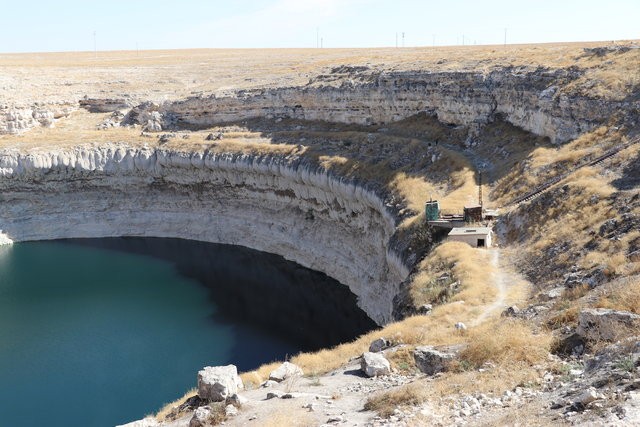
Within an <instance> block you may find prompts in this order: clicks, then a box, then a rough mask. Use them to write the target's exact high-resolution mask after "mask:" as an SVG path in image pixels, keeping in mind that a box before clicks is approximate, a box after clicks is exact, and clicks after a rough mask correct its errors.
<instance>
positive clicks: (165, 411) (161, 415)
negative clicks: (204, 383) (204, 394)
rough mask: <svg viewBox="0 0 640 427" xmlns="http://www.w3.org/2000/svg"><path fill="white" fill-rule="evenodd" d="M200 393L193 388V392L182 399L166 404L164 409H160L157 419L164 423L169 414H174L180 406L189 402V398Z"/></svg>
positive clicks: (190, 391) (189, 392)
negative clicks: (186, 401)
mask: <svg viewBox="0 0 640 427" xmlns="http://www.w3.org/2000/svg"><path fill="white" fill-rule="evenodd" d="M197 393H198V390H196V389H195V388H192V389H191V390H189V391H187V392H186V393H185V394H184V395H183V396H182V397H180V398H179V399H176V400H174V401H173V402H169V403H167V404H165V405H164V406H163V407H162V409H160V410H159V411H158V412H157V413H156V415H155V417H156V419H157V420H158V421H164V420H165V419H166V418H167V416H168V415H169V414H171V412H173V411H174V410H175V409H176V408H177V407H178V406H180V405H181V404H182V403H184V401H185V400H187V399H188V398H190V397H192V396H194V395H196V394H197Z"/></svg>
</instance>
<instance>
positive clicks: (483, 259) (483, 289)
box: [409, 242, 495, 307]
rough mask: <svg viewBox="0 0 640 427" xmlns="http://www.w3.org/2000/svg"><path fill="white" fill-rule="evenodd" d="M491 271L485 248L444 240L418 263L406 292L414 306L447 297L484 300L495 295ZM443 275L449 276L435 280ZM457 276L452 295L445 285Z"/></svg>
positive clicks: (475, 302)
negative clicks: (457, 288)
mask: <svg viewBox="0 0 640 427" xmlns="http://www.w3.org/2000/svg"><path fill="white" fill-rule="evenodd" d="M492 273H493V270H492V268H491V267H490V264H489V263H488V259H487V252H486V251H483V250H478V249H474V248H472V247H471V246H469V245H468V244H466V243H462V242H445V243H443V244H442V245H440V246H438V247H437V248H435V249H434V250H433V251H432V252H431V253H430V254H429V256H428V257H427V258H425V259H424V260H423V261H422V262H421V263H420V265H419V267H418V273H417V274H415V275H414V276H413V279H412V281H411V283H410V284H409V295H410V296H411V300H412V302H413V304H414V306H416V307H419V306H420V305H422V304H432V303H444V302H447V301H449V300H453V301H465V303H467V304H486V303H487V302H488V301H491V300H493V298H495V289H494V287H493V285H492ZM443 275H449V279H448V280H438V278H439V277H441V276H443ZM457 280H459V281H460V285H459V293H458V294H457V295H455V296H454V295H453V292H452V289H451V288H450V286H449V285H451V284H452V283H454V282H455V281H457Z"/></svg>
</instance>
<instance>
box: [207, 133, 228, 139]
mask: <svg viewBox="0 0 640 427" xmlns="http://www.w3.org/2000/svg"><path fill="white" fill-rule="evenodd" d="M223 136H224V134H223V133H222V132H215V133H210V134H209V135H207V137H206V138H205V140H207V141H219V140H221V139H222V138H223Z"/></svg>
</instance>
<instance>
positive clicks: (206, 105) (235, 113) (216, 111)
mask: <svg viewBox="0 0 640 427" xmlns="http://www.w3.org/2000/svg"><path fill="white" fill-rule="evenodd" d="M579 77H580V73H578V72H575V71H574V72H572V71H568V70H553V71H552V70H533V69H527V68H524V67H523V68H512V67H507V68H502V69H497V70H494V71H491V72H488V73H483V72H477V71H475V72H441V73H433V72H428V71H423V72H382V73H381V72H374V71H373V70H369V69H366V67H365V69H364V70H361V69H359V70H355V71H354V70H352V69H351V68H349V67H347V69H346V71H345V70H344V69H337V70H333V72H332V73H331V74H328V75H321V76H318V77H317V78H316V79H315V80H312V81H311V82H310V83H309V84H308V85H306V86H304V87H288V88H271V89H261V90H253V91H239V92H237V93H234V94H232V95H230V96H216V95H212V96H195V97H190V98H187V99H186V100H179V101H176V102H168V103H164V104H163V105H162V106H156V107H154V106H146V107H145V108H146V109H149V108H151V109H152V110H154V111H157V112H158V113H160V114H161V115H162V126H163V127H165V128H174V127H178V128H203V127H209V126H211V125H213V124H216V123H226V122H238V121H242V120H247V119H254V118H260V117H266V118H282V117H286V118H292V119H299V120H321V121H327V122H339V123H354V124H360V125H371V124H384V123H391V122H396V121H399V120H403V119H406V118H408V117H411V116H414V115H416V114H418V113H423V112H426V113H427V114H428V115H433V116H436V117H437V118H438V120H439V121H440V122H442V123H448V124H452V125H459V126H465V127H468V128H469V136H470V137H471V138H472V139H473V138H474V137H475V136H476V135H477V133H478V131H479V129H480V127H481V126H483V125H485V124H487V123H489V122H491V121H493V120H494V118H495V117H496V116H497V115H500V116H501V117H504V118H505V120H506V121H507V122H509V123H511V124H513V125H515V126H517V127H520V128H522V129H525V130H527V131H529V132H531V133H534V134H536V135H542V136H546V137H548V138H550V139H551V141H552V142H554V143H562V142H566V141H568V140H570V139H573V138H575V137H577V136H578V135H580V134H581V133H583V132H586V131H588V130H591V129H592V128H593V127H595V126H596V125H598V124H601V123H602V122H603V120H605V119H606V118H607V117H610V116H611V115H612V114H613V112H615V111H618V110H622V109H624V108H625V107H628V105H627V104H629V102H625V101H613V100H608V101H605V100H603V99H597V98H591V97H585V96H582V95H578V94H571V93H564V92H563V91H562V90H561V88H562V87H563V86H565V85H567V84H569V83H570V82H572V81H574V80H576V79H578V78H579Z"/></svg>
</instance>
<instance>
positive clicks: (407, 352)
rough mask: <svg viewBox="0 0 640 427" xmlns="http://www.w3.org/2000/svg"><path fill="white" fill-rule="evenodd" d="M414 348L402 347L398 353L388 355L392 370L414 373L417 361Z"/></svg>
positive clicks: (393, 352)
mask: <svg viewBox="0 0 640 427" xmlns="http://www.w3.org/2000/svg"><path fill="white" fill-rule="evenodd" d="M413 350H414V347H409V346H407V347H402V348H399V349H397V350H396V351H392V352H389V353H387V354H386V355H385V356H386V358H387V360H389V363H390V364H391V368H392V369H397V370H398V371H405V372H406V371H412V370H414V368H415V359H414V357H413Z"/></svg>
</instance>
